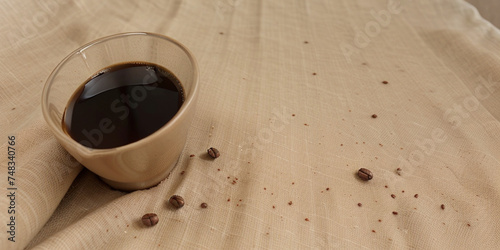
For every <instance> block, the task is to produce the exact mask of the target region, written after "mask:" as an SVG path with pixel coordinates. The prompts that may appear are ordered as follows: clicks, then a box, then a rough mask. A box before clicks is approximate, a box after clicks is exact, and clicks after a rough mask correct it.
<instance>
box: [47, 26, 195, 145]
mask: <svg viewBox="0 0 500 250" xmlns="http://www.w3.org/2000/svg"><path fill="white" fill-rule="evenodd" d="M126 36H153V37H157V38H160V39H163V40H166V41H168V42H171V43H173V44H175V45H176V46H177V47H179V48H180V49H181V50H183V51H184V52H185V53H186V55H187V57H188V58H189V60H190V62H191V64H192V67H193V72H194V75H193V86H192V91H191V92H192V94H191V95H189V96H185V98H186V99H185V100H184V102H183V104H182V105H181V107H180V109H179V110H178V111H177V113H176V114H175V115H174V117H172V118H171V119H170V120H169V121H168V122H167V123H165V124H164V125H163V126H162V127H160V128H159V129H158V130H156V131H155V132H153V133H152V134H150V135H148V136H146V137H144V138H142V139H140V140H138V141H135V142H132V143H129V144H126V145H122V146H119V147H114V148H106V149H97V148H89V147H86V146H83V145H81V144H80V143H78V142H77V141H75V140H74V139H73V138H71V136H69V135H68V134H66V133H63V131H62V129H59V128H58V127H57V124H55V123H54V121H52V119H51V117H50V114H49V107H48V106H49V103H48V91H49V88H50V87H51V86H52V84H53V79H54V77H55V76H56V75H57V74H58V73H59V71H60V70H61V68H62V67H63V66H64V65H65V64H66V63H67V62H68V60H69V59H70V58H71V57H72V56H74V55H76V54H78V53H81V52H83V51H85V50H86V49H88V48H90V47H92V46H94V45H97V44H100V43H104V42H106V41H109V40H113V39H117V38H121V37H126ZM198 74H199V68H198V63H197V61H196V58H195V57H194V56H193V53H192V52H191V51H190V50H189V49H188V48H187V47H186V46H184V45H183V44H182V43H180V42H179V41H177V40H175V39H173V38H171V37H168V36H165V35H161V34H157V33H151V32H124V33H117V34H114V35H109V36H105V37H101V38H98V39H95V40H93V41H91V42H89V43H86V44H84V45H82V46H80V47H79V48H77V49H75V50H73V51H72V52H71V53H69V54H68V55H67V56H66V57H65V58H64V59H63V60H62V61H61V62H59V63H58V64H57V66H56V67H55V68H54V69H53V70H52V72H51V73H50V75H49V77H48V78H47V80H46V81H45V84H44V86H43V91H42V113H43V117H44V119H45V121H46V122H47V124H48V125H49V127H50V129H51V130H52V132H53V133H55V134H56V137H58V138H59V139H62V140H65V142H66V143H69V144H71V145H74V146H75V147H76V149H77V150H78V151H80V153H92V154H93V155H96V154H106V153H110V152H113V151H116V150H128V149H132V148H137V147H141V146H142V145H144V144H146V143H148V141H150V140H151V139H152V138H153V137H154V136H155V135H157V134H159V133H161V132H163V131H166V130H170V129H171V128H172V127H173V126H174V124H176V123H178V120H179V119H181V116H184V113H186V112H187V110H188V109H189V108H190V107H191V106H193V105H194V102H195V101H196V96H197V94H198ZM181 84H182V83H181Z"/></svg>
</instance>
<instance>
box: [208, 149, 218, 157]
mask: <svg viewBox="0 0 500 250" xmlns="http://www.w3.org/2000/svg"><path fill="white" fill-rule="evenodd" d="M207 153H208V155H210V157H212V158H214V159H215V158H218V157H219V156H220V152H219V150H218V149H216V148H209V149H207Z"/></svg>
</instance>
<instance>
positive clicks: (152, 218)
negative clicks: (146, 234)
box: [141, 213, 160, 227]
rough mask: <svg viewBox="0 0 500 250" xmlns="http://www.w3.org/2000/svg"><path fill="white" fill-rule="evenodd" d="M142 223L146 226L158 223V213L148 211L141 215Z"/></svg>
mask: <svg viewBox="0 0 500 250" xmlns="http://www.w3.org/2000/svg"><path fill="white" fill-rule="evenodd" d="M141 220H142V224H144V225H145V226H147V227H152V226H154V225H156V224H158V221H159V220H160V219H159V218H158V215H156V214H155V213H148V214H145V215H143V216H142V219H141Z"/></svg>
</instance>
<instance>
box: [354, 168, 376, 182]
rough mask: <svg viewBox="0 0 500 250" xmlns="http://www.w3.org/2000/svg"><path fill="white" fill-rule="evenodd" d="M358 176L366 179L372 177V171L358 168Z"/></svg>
mask: <svg viewBox="0 0 500 250" xmlns="http://www.w3.org/2000/svg"><path fill="white" fill-rule="evenodd" d="M358 176H359V178H360V179H361V180H364V181H368V180H371V179H372V178H373V173H372V171H370V170H368V169H366V168H360V169H359V170H358Z"/></svg>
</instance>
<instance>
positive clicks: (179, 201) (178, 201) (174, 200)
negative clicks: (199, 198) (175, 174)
mask: <svg viewBox="0 0 500 250" xmlns="http://www.w3.org/2000/svg"><path fill="white" fill-rule="evenodd" d="M168 201H169V202H170V204H172V206H174V207H175V208H181V207H183V206H184V198H182V197H181V196H179V195H172V197H170V199H169V200H168Z"/></svg>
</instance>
